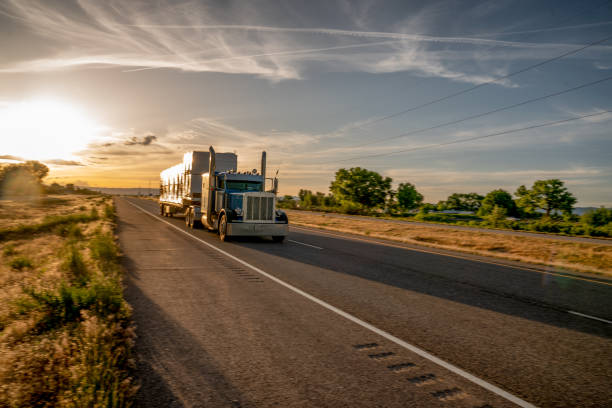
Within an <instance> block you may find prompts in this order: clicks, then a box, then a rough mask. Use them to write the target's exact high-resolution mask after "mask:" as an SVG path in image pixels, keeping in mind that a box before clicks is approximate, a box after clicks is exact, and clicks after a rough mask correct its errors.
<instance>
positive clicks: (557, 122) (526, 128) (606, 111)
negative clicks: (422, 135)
mask: <svg viewBox="0 0 612 408" xmlns="http://www.w3.org/2000/svg"><path fill="white" fill-rule="evenodd" d="M607 113H612V109H611V110H604V111H600V112H596V113H591V114H587V115H581V116H576V117H573V118H569V119H561V120H556V121H552V122H546V123H541V124H538V125H531V126H526V127H522V128H516V129H509V130H504V131H501V132H496V133H489V134H486V135H481V136H474V137H469V138H465V139H458V140H451V141H448V142H441V143H433V144H429V145H423V146H416V147H411V148H408V149H402V150H395V151H393V152H387V153H376V154H369V155H364V156H356V157H351V158H349V159H341V160H334V163H337V162H346V161H352V160H357V159H365V158H372V157H383V156H390V155H394V154H400V153H407V152H413V151H417V150H426V149H433V148H436V147H441V146H448V145H452V144H458V143H466V142H472V141H474V140H480V139H486V138H491V137H496V136H502V135H507V134H511V133H517V132H523V131H525V130H530V129H537V128H542V127H547V126H553V125H558V124H561V123H567V122H573V121H576V120H580V119H585V118H592V117H596V116H601V115H604V114H607Z"/></svg>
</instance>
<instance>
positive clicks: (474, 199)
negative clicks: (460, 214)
mask: <svg viewBox="0 0 612 408" xmlns="http://www.w3.org/2000/svg"><path fill="white" fill-rule="evenodd" d="M483 199H484V197H483V196H481V195H480V194H476V193H468V194H461V193H454V194H451V195H450V196H448V198H447V199H446V202H444V205H443V207H444V209H446V210H458V211H478V209H479V208H480V203H481V201H482V200H483ZM438 207H440V203H438Z"/></svg>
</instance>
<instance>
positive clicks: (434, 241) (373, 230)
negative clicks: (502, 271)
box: [288, 211, 612, 276]
mask: <svg viewBox="0 0 612 408" xmlns="http://www.w3.org/2000/svg"><path fill="white" fill-rule="evenodd" d="M288 214H289V219H290V223H291V224H294V225H303V226H307V227H315V228H321V229H326V230H332V231H341V232H349V233H352V234H358V235H365V236H369V237H375V238H383V239H387V240H390V241H397V242H403V243H408V244H418V245H424V246H429V247H434V248H443V249H450V250H455V251H462V252H469V253H472V254H478V255H485V256H491V257H496V258H502V259H508V260H514V261H522V262H528V263H533V264H541V265H547V266H552V267H556V268H560V269H567V270H574V271H579V272H590V273H597V274H605V275H610V276H612V246H611V245H603V244H602V245H600V244H591V243H579V242H569V241H559V240H553V239H547V238H546V237H544V236H543V237H525V236H513V235H502V234H496V233H488V232H476V231H465V230H459V229H456V230H453V229H448V228H438V227H436V226H435V225H432V226H421V225H408V224H390V223H384V222H379V221H376V220H367V219H353V218H351V219H348V218H339V217H328V216H326V215H325V214H313V213H306V212H302V211H288Z"/></svg>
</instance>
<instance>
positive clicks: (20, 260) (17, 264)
mask: <svg viewBox="0 0 612 408" xmlns="http://www.w3.org/2000/svg"><path fill="white" fill-rule="evenodd" d="M9 265H10V267H11V268H12V269H14V270H16V271H21V270H23V269H26V268H31V267H32V261H31V260H30V259H28V258H26V257H25V256H20V257H17V258H15V259H13V260H12V261H11V262H9Z"/></svg>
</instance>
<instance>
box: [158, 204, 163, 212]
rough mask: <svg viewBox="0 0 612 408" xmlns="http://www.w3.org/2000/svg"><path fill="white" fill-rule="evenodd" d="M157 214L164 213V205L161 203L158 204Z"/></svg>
mask: <svg viewBox="0 0 612 408" xmlns="http://www.w3.org/2000/svg"><path fill="white" fill-rule="evenodd" d="M159 215H164V205H163V204H160V205H159Z"/></svg>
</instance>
